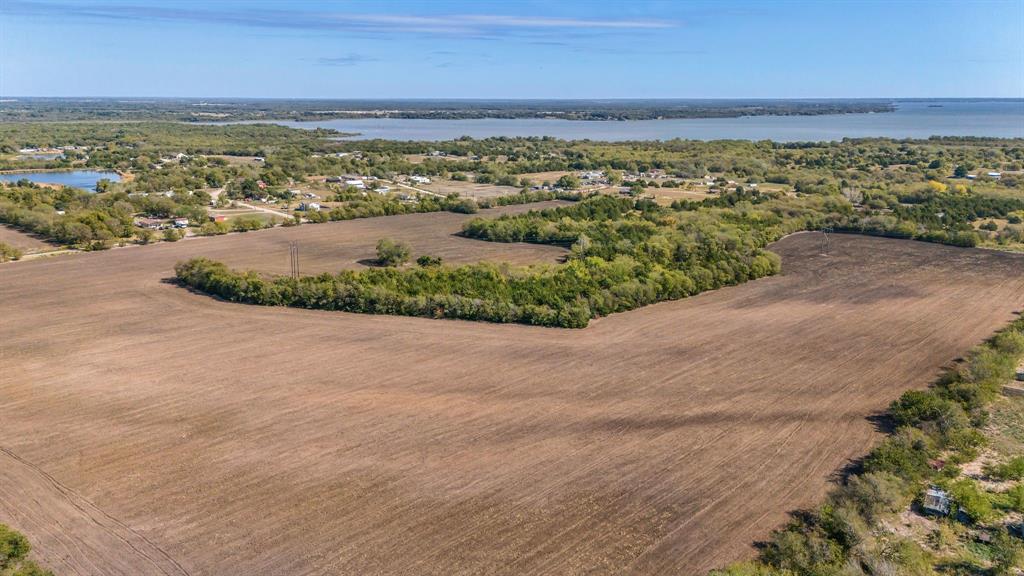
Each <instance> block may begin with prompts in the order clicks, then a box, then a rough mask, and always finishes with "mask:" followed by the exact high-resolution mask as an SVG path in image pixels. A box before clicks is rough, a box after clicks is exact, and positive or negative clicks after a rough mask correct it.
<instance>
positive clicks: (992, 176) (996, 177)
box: [986, 172, 1003, 180]
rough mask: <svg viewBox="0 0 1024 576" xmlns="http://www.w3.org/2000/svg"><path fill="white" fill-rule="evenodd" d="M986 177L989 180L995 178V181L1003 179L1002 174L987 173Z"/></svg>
mask: <svg viewBox="0 0 1024 576" xmlns="http://www.w3.org/2000/svg"><path fill="white" fill-rule="evenodd" d="M986 175H987V176H988V177H989V178H995V179H996V180H999V179H1000V178H1002V177H1003V173H1002V172H989V173H988V174H986Z"/></svg>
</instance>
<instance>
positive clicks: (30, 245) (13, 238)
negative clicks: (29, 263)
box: [0, 224, 59, 254]
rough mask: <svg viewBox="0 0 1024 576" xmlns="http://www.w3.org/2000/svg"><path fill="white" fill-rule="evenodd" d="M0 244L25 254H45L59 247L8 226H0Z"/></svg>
mask: <svg viewBox="0 0 1024 576" xmlns="http://www.w3.org/2000/svg"><path fill="white" fill-rule="evenodd" d="M0 242H3V243H4V244H8V245H10V246H14V247H15V248H19V249H20V250H21V251H22V252H24V253H26V254H33V253H35V252H47V251H49V250H56V249H57V248H59V246H57V245H55V244H51V243H49V242H47V241H45V240H42V239H41V238H38V237H36V236H33V235H32V234H26V233H25V232H22V231H20V230H15V229H14V228H11V227H10V226H6V225H4V224H0Z"/></svg>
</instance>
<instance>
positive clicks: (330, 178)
mask: <svg viewBox="0 0 1024 576" xmlns="http://www.w3.org/2000/svg"><path fill="white" fill-rule="evenodd" d="M325 182H330V183H337V182H341V176H328V177H327V179H326V180H325Z"/></svg>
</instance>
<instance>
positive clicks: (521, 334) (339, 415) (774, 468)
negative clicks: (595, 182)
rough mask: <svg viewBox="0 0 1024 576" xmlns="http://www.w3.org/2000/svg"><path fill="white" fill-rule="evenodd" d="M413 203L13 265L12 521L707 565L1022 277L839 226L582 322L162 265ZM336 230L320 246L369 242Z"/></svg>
mask: <svg viewBox="0 0 1024 576" xmlns="http://www.w3.org/2000/svg"><path fill="white" fill-rule="evenodd" d="M423 216H425V217H428V218H427V219H430V218H431V217H438V216H441V217H443V218H449V216H448V215H423ZM453 216H454V215H453ZM400 218H404V220H399V219H400ZM410 220H413V221H416V220H417V218H414V217H394V218H391V219H377V221H350V222H344V223H338V224H333V225H331V224H323V225H316V226H306V227H301V228H298V229H277V230H280V232H276V231H267V232H257V233H250V234H247V235H240V236H236V237H221V238H216V239H210V240H208V241H206V243H205V244H206V246H205V247H204V248H202V249H201V250H200V249H199V247H200V246H202V245H203V244H204V243H203V242H199V241H196V242H189V241H183V242H178V243H174V244H170V243H167V244H159V245H156V246H151V247H144V248H138V249H123V250H113V251H110V252H106V253H89V254H80V255H75V256H69V257H63V258H52V259H45V260H37V261H31V262H21V263H16V264H13V265H10V266H5V267H3V268H2V269H0V318H3V321H2V322H0V361H2V370H0V399H2V400H0V411H2V412H0V414H2V417H0V447H2V448H3V449H4V451H3V452H2V453H0V521H3V522H6V523H8V524H11V525H13V526H14V527H16V528H18V529H21V530H23V531H24V532H25V533H26V534H27V535H28V536H29V537H30V538H31V539H32V540H33V542H34V544H35V547H36V551H37V552H36V554H37V558H39V559H40V560H42V561H43V562H45V563H46V564H47V565H48V566H51V567H53V568H54V569H56V570H57V571H58V572H59V573H61V574H132V575H143V574H185V573H190V574H226V573H232V574H275V575H276V574H409V575H412V574H416V575H420V574H517V575H518V574H583V573H587V574H654V573H682V574H701V573H704V572H705V571H706V570H707V569H708V568H710V567H712V566H716V565H721V564H724V563H726V562H728V561H731V560H735V559H738V558H742V557H747V556H750V555H751V554H753V550H752V549H751V547H750V545H751V543H752V542H754V541H756V540H758V539H761V538H764V537H765V536H766V535H767V534H768V532H769V530H770V529H771V528H773V527H775V526H777V525H779V524H780V523H782V522H784V521H785V518H786V515H785V514H786V511H788V510H793V509H797V508H801V507H806V506H810V505H812V504H813V503H815V502H817V501H819V500H820V498H821V497H822V496H823V494H824V492H825V491H826V490H827V488H828V485H829V480H830V478H833V477H834V474H835V472H836V471H837V470H838V469H840V468H842V467H843V466H844V465H846V464H847V463H848V462H850V460H851V459H854V458H856V457H858V456H860V455H862V454H864V453H865V452H866V451H867V450H868V449H869V448H870V446H872V445H873V444H874V443H875V442H877V441H878V440H879V437H880V432H878V431H877V430H876V429H875V426H874V425H873V424H872V422H871V421H870V420H869V418H868V417H869V416H871V415H873V414H876V413H878V412H879V411H881V410H883V409H884V408H885V406H886V405H887V404H888V403H889V402H890V401H891V400H892V399H894V398H896V397H897V396H898V395H899V394H900V393H901V392H902V391H903V390H906V389H908V388H917V387H923V386H925V385H926V384H928V383H929V382H930V381H932V380H933V379H934V378H935V376H936V375H937V373H938V368H939V367H940V366H941V365H943V364H945V363H947V362H948V361H950V360H951V359H952V358H955V357H957V356H959V355H961V354H962V353H963V352H964V351H965V350H966V349H967V348H968V347H970V346H971V345H973V344H976V343H977V342H979V341H980V340H982V339H983V338H985V337H987V336H988V335H990V334H991V333H992V332H993V331H994V330H995V329H997V328H998V327H1000V326H1002V325H1004V324H1005V323H1006V322H1008V321H1009V320H1011V319H1012V318H1013V314H1012V312H1013V311H1014V310H1017V309H1020V308H1021V307H1024V258H1022V257H1020V256H1015V255H1010V254H1003V253H996V252H989V251H981V250H967V249H958V248H951V247H946V246H939V245H934V244H927V243H915V242H909V241H898V240H891V239H882V238H870V237H862V236H851V235H835V236H833V239H832V248H831V253H830V254H829V255H828V256H822V255H820V254H819V251H820V236H818V235H816V234H799V235H794V236H791V237H789V238H786V239H785V240H783V241H781V242H779V243H778V244H777V245H776V246H775V248H774V249H775V250H776V251H777V252H779V253H780V254H781V255H782V256H783V261H784V266H785V273H784V274H783V275H781V276H777V277H773V278H768V279H763V280H758V281H755V282H751V283H748V284H745V285H742V286H738V287H733V288H727V289H723V290H719V291H716V292H712V293H708V294H703V295H701V296H698V297H695V298H691V299H687V300H682V301H678V302H670V303H664V304H659V305H656V306H650V307H647V308H643V309H641V310H637V311H634V312H630V313H626V314H618V315H614V316H611V317H609V318H605V319H601V320H599V321H597V322H594V323H593V324H592V325H591V326H590V327H589V328H587V329H585V330H578V331H568V330H558V329H543V328H532V327H526V326H513V325H493V324H483V323H472V322H456V321H437V320H428V319H417V318H401V317H387V316H365V315H356V314H346V313H330V312H320V311H312V310H297V309H287V308H269V307H253V306H243V305H237V304H230V303H226V302H220V301H217V300H215V299H212V298H209V297H206V296H203V295H200V294H194V293H191V292H189V291H187V290H184V289H182V288H180V287H178V286H175V285H171V284H167V283H163V282H161V280H162V279H164V278H167V277H168V276H170V274H171V267H172V265H173V264H174V262H175V261H177V260H179V259H181V258H184V257H186V256H189V255H192V254H195V253H198V252H204V253H208V254H210V255H214V256H218V257H220V256H225V255H227V254H229V253H230V252H231V250H238V249H243V248H249V250H248V251H249V252H258V253H255V254H250V255H248V256H237V257H236V259H237V261H236V262H235V263H236V264H240V263H241V264H245V263H247V262H251V263H255V262H257V261H258V260H259V259H260V258H261V257H262V258H264V259H265V260H266V264H265V265H266V267H267V268H268V269H283V268H284V267H285V266H286V265H287V262H286V260H285V258H284V257H281V258H280V263H278V258H277V257H276V256H273V252H272V251H271V250H269V249H268V247H275V246H276V245H277V244H276V243H279V242H284V240H285V236H286V235H289V234H295V235H296V237H299V238H302V242H303V246H307V245H318V246H319V245H321V244H322V245H324V246H326V245H327V244H328V242H327V240H326V236H325V237H324V239H321V240H314V239H313V238H314V237H317V236H318V235H320V234H327V231H329V230H330V227H331V226H335V227H336V228H337V230H336V231H334V232H335V233H333V234H331V235H330V236H332V237H333V238H335V240H334V241H335V243H341V242H346V241H347V236H345V237H342V235H343V234H349V233H351V232H350V230H351V229H352V228H357V227H360V226H362V227H369V228H371V229H372V228H373V227H376V226H384V225H385V224H382V223H386V222H389V221H390V222H394V223H397V224H395V225H392V226H391V227H392V228H394V227H395V226H398V227H401V228H402V229H403V233H404V229H405V228H407V226H406V224H407V222H408V221H410ZM443 222H444V225H445V226H446V225H448V223H447V222H448V221H447V220H444V221H443ZM432 224H433V225H434V226H435V227H442V222H433V223H432ZM451 225H452V227H451V228H449V230H448V231H454V230H455V229H456V228H457V222H456V221H454V220H453V221H451ZM408 227H409V228H413V227H414V226H412V225H409V226H408ZM428 228H429V226H428ZM352 234H354V235H355V236H357V237H359V238H366V237H368V236H367V233H363V234H355V233H352ZM396 234H397V233H396ZM260 235H262V236H265V237H266V238H267V239H263V238H260ZM414 235H415V234H414ZM369 236H373V234H369ZM236 238H237V239H243V240H244V242H242V241H240V240H237V239H236ZM257 238H259V244H255V245H254V244H251V243H250V242H251V241H254V240H256V239H257ZM446 238H447V237H446ZM456 240H459V241H461V242H471V241H469V240H462V239H456ZM362 241H363V240H359V242H362ZM438 241H439V242H441V241H442V240H440V239H438ZM445 241H448V240H445ZM451 241H455V240H451ZM318 242H320V243H321V244H318ZM338 250H341V252H339V253H338V255H337V256H331V257H329V258H328V257H324V258H323V259H322V260H321V261H322V262H324V263H326V262H328V261H329V262H332V263H333V262H334V261H335V258H337V261H339V262H342V261H350V260H352V259H353V258H355V257H356V256H358V254H356V252H359V253H361V252H362V251H363V249H362V248H360V249H359V250H354V251H353V252H352V253H351V254H350V253H348V252H346V250H347V249H344V248H338ZM312 260H314V261H316V258H312Z"/></svg>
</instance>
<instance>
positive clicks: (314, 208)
mask: <svg viewBox="0 0 1024 576" xmlns="http://www.w3.org/2000/svg"><path fill="white" fill-rule="evenodd" d="M299 210H301V211H302V212H319V211H320V205H319V204H317V203H316V202H303V203H301V204H299Z"/></svg>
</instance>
